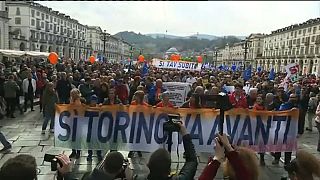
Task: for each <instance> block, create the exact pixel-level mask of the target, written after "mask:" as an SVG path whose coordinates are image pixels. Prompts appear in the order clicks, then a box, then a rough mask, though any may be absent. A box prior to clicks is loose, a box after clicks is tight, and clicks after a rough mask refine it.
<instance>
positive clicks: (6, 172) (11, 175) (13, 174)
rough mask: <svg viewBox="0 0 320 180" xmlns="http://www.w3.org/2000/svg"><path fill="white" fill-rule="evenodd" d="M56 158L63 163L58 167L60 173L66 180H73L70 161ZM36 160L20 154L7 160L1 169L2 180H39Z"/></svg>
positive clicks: (62, 157)
mask: <svg viewBox="0 0 320 180" xmlns="http://www.w3.org/2000/svg"><path fill="white" fill-rule="evenodd" d="M56 158H57V159H58V160H59V161H60V162H61V164H62V166H60V164H59V163H58V164H59V165H58V172H59V173H60V174H61V175H62V177H63V179H64V180H72V179H74V178H72V176H71V165H72V162H71V161H70V159H69V158H68V157H67V156H66V155H64V154H60V155H58V156H56ZM37 172H38V171H37V163H36V159H35V158H34V157H33V156H31V155H25V154H20V155H17V156H16V157H13V158H10V159H9V160H7V161H6V162H5V163H4V164H3V165H2V167H1V169H0V179H1V180H35V179H37V175H38V173H37Z"/></svg>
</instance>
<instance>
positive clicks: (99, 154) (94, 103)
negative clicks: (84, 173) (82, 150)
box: [87, 95, 102, 162]
mask: <svg viewBox="0 0 320 180" xmlns="http://www.w3.org/2000/svg"><path fill="white" fill-rule="evenodd" d="M90 107H98V97H97V96H96V95H92V96H91V97H90ZM92 154H93V153H92V150H88V157H87V161H92ZM97 158H98V161H99V162H100V161H102V151H101V150H97Z"/></svg>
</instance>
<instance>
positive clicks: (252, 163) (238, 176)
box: [199, 134, 259, 180]
mask: <svg viewBox="0 0 320 180" xmlns="http://www.w3.org/2000/svg"><path fill="white" fill-rule="evenodd" d="M217 136H218V137H216V138H215V144H216V146H215V156H214V157H213V158H212V157H210V158H209V161H208V164H207V166H206V167H205V168H204V170H203V171H202V174H201V175H200V177H199V180H213V179H214V178H215V176H216V174H217V171H218V168H219V167H220V165H221V164H223V174H224V177H226V178H228V179H233V180H258V177H259V170H258V163H257V159H256V157H255V154H254V152H253V151H252V150H250V149H247V148H242V147H240V148H238V149H235V148H234V147H233V146H232V145H231V144H230V142H229V139H228V137H227V135H226V134H223V135H220V134H217ZM220 143H221V144H220ZM225 157H226V158H227V160H226V161H224V159H225Z"/></svg>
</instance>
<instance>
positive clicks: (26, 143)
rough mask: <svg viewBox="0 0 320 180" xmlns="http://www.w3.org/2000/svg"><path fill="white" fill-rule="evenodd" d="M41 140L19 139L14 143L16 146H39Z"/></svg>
mask: <svg viewBox="0 0 320 180" xmlns="http://www.w3.org/2000/svg"><path fill="white" fill-rule="evenodd" d="M39 143H40V141H24V140H18V141H15V142H14V143H13V145H14V146H37V145H39Z"/></svg>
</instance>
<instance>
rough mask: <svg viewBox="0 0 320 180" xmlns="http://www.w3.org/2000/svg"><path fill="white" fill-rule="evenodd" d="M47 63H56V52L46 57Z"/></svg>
mask: <svg viewBox="0 0 320 180" xmlns="http://www.w3.org/2000/svg"><path fill="white" fill-rule="evenodd" d="M48 59H49V62H50V63H51V64H53V65H55V64H57V63H58V59H59V57H58V54H57V53H56V52H51V53H50V54H49V56H48Z"/></svg>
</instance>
